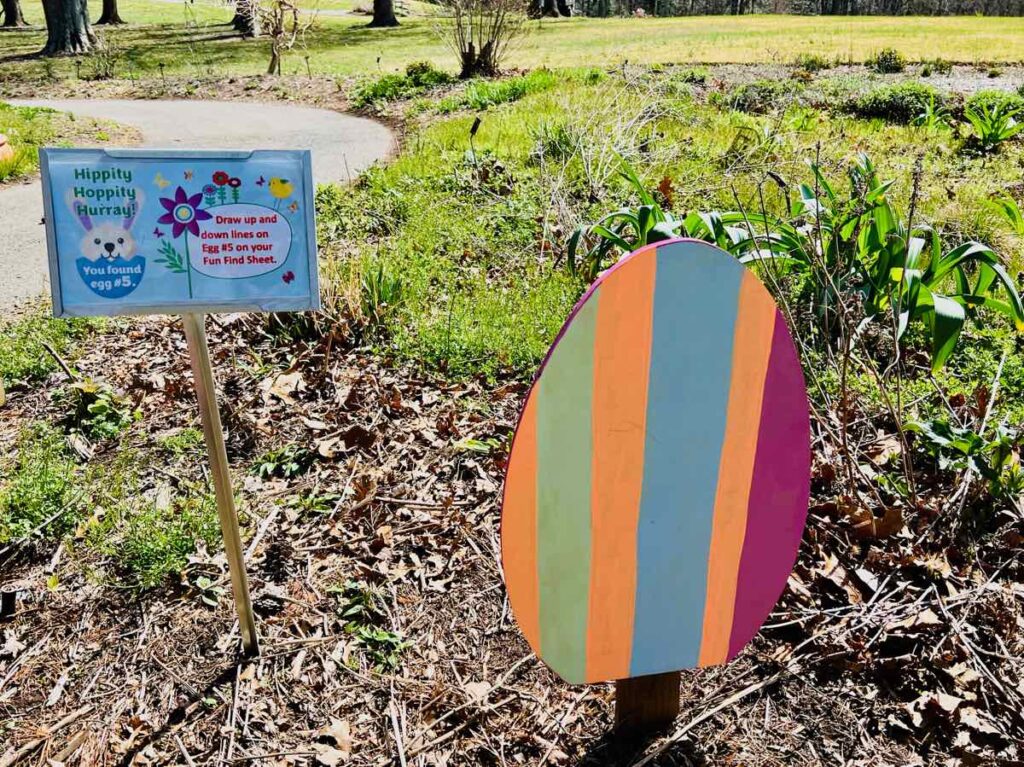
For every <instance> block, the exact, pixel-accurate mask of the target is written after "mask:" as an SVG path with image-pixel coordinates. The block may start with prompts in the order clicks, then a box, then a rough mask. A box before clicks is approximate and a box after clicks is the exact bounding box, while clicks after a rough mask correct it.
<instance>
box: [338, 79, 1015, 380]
mask: <svg viewBox="0 0 1024 767" xmlns="http://www.w3.org/2000/svg"><path fill="white" fill-rule="evenodd" d="M545 77H550V78H552V80H553V81H554V82H553V83H551V84H549V85H548V87H545V88H543V89H541V90H537V91H535V92H530V93H524V94H522V95H521V97H520V98H518V99H517V100H515V101H512V102H509V103H504V104H500V105H498V106H494V107H490V108H487V109H486V110H485V111H483V112H481V113H479V114H480V116H481V118H482V122H481V125H480V128H479V132H478V133H477V135H476V136H475V137H474V138H473V143H472V144H471V143H470V127H471V125H472V123H473V121H474V119H475V117H476V116H477V112H476V111H475V110H473V111H465V110H463V111H459V112H456V113H454V114H452V115H450V116H447V117H443V118H440V119H439V118H437V117H435V116H430V115H427V116H425V117H423V118H422V120H423V121H422V123H421V124H419V126H418V127H416V125H417V124H416V123H415V121H414V123H413V126H414V127H413V128H412V130H411V131H410V134H409V135H408V136H407V140H406V142H405V145H404V148H403V150H402V153H401V154H400V156H399V157H398V158H397V159H396V160H395V161H393V162H392V163H391V164H390V165H389V166H387V167H386V168H377V169H374V170H372V171H371V172H369V173H367V174H365V175H364V176H363V178H362V179H361V181H360V182H359V184H358V185H357V188H356V189H355V192H354V193H353V194H349V193H347V192H342V191H340V190H335V189H332V188H325V189H324V190H322V191H321V195H320V206H319V207H320V211H319V212H320V225H321V238H320V239H321V243H322V244H323V245H324V253H325V256H324V270H325V275H326V278H327V279H326V280H325V282H326V283H327V284H328V286H329V287H328V290H329V292H331V293H335V294H338V295H351V294H352V293H359V292H360V289H361V288H360V285H362V290H363V291H364V292H367V289H366V285H367V284H369V285H370V286H371V287H373V286H378V285H385V284H386V285H388V286H390V287H389V288H388V295H389V298H388V299H387V300H384V301H383V303H385V304H387V310H386V311H384V312H381V313H377V312H375V311H372V310H371V309H367V308H366V307H365V306H364V313H365V314H374V315H375V316H374V321H375V322H376V324H377V325H378V326H380V327H381V328H382V330H383V332H382V333H380V334H379V335H378V341H377V343H378V344H379V345H380V347H381V348H382V350H384V351H387V352H388V353H390V354H394V355H397V356H398V357H400V358H403V359H408V360H411V361H415V362H418V363H419V364H421V365H423V366H425V367H427V368H431V369H434V370H440V371H444V372H446V373H447V374H448V375H454V376H468V375H483V376H485V377H490V378H494V377H497V376H498V375H500V374H502V373H509V372H511V373H512V374H514V375H520V376H523V377H528V376H529V375H531V374H532V372H533V371H534V370H535V366H536V364H537V362H538V361H539V360H540V358H541V357H542V356H543V354H544V352H545V351H546V349H547V346H548V344H549V343H550V341H551V340H552V338H553V337H554V335H555V333H556V332H557V330H558V328H559V326H560V325H561V322H562V321H563V319H564V318H565V317H566V316H567V314H568V311H569V309H570V308H571V306H572V304H573V302H574V301H575V300H576V298H577V297H578V296H579V294H580V292H581V289H582V286H581V285H579V284H578V283H576V282H574V281H573V280H572V279H570V278H569V277H568V276H567V274H566V273H565V271H564V270H563V269H561V268H556V267H554V266H553V261H554V259H555V258H556V257H557V256H558V255H559V254H560V253H561V252H562V249H563V248H564V245H565V241H566V239H567V237H568V234H569V232H570V231H571V230H572V228H573V227H574V226H575V224H576V223H578V221H580V220H592V219H593V218H594V217H595V216H597V215H599V214H601V213H603V212H606V211H608V210H612V209H614V208H616V207H618V206H619V205H620V204H622V203H624V202H625V201H626V200H627V199H628V195H629V192H628V191H627V190H626V188H625V186H624V185H623V184H622V183H621V181H620V180H619V179H618V178H617V174H616V171H617V168H618V160H617V159H616V157H617V156H624V157H627V158H628V159H629V160H630V162H631V163H634V164H635V165H636V166H637V167H638V168H639V169H640V172H641V173H642V175H643V177H644V178H645V179H646V181H647V182H648V186H649V187H650V188H652V189H654V188H656V187H658V186H659V185H662V184H663V183H664V184H665V185H667V188H668V189H669V190H670V193H671V195H672V198H673V199H672V208H673V209H674V210H675V211H676V212H677V213H679V214H683V213H685V212H688V211H692V210H722V209H735V207H736V201H735V200H736V197H738V198H739V199H740V201H741V202H742V203H743V205H744V206H745V207H747V208H748V209H756V207H757V205H758V182H759V180H760V179H761V178H763V176H762V173H763V170H764V169H765V168H771V169H773V170H775V171H776V172H777V173H779V174H781V176H782V177H784V178H785V179H787V180H788V182H789V183H791V184H794V183H797V182H799V181H804V180H806V177H807V175H806V174H807V170H806V165H805V163H806V161H807V160H809V159H812V158H814V157H815V155H816V153H817V152H818V151H819V144H820V152H821V155H822V156H821V161H822V164H823V165H824V166H825V167H826V169H827V170H828V173H829V176H830V177H831V178H834V179H837V180H840V181H841V180H842V179H843V178H844V177H845V171H844V167H845V164H846V163H847V162H848V161H849V160H850V159H852V157H853V155H854V153H856V152H860V151H864V152H867V153H868V154H869V155H871V156H872V157H873V158H874V159H875V161H876V163H877V164H878V165H879V166H880V169H881V173H882V176H883V177H884V178H893V179H896V181H897V185H896V187H895V190H896V191H895V192H894V193H895V194H897V195H899V196H900V200H899V202H900V205H901V207H902V208H903V209H904V210H906V209H907V207H908V200H907V196H908V195H909V193H910V190H911V188H912V184H911V180H910V177H911V173H912V169H913V165H914V160H915V158H916V157H917V156H918V155H921V156H922V162H923V166H924V169H925V177H924V179H923V184H922V188H921V194H920V200H919V202H918V215H919V216H923V217H925V218H926V219H927V220H929V221H930V222H931V223H932V224H933V225H935V226H937V227H939V228H941V229H942V230H943V231H944V232H946V233H947V235H948V237H949V238H950V239H951V240H958V241H960V240H963V239H969V238H976V239H979V240H982V241H985V242H989V243H991V244H993V245H994V246H996V247H997V248H998V249H999V250H1001V252H1002V253H1003V254H1004V255H1005V256H1006V258H1007V259H1008V260H1009V262H1010V265H1011V268H1012V269H1019V268H1020V267H1021V266H1022V264H1024V248H1022V242H1021V240H1020V239H1019V238H1018V237H1017V236H1016V235H1014V234H1013V233H1012V231H1011V229H1010V227H1009V225H1008V224H1006V223H1004V222H1003V221H1001V220H1000V219H999V218H998V217H997V216H996V215H995V213H994V210H993V207H992V204H991V197H992V195H994V194H996V193H999V192H1000V191H1001V190H1003V189H1004V188H1009V187H1011V186H1012V185H1013V184H1014V183H1016V182H1018V181H1019V179H1020V171H1019V164H1020V163H1021V162H1024V147H1022V143H1021V142H1020V141H1017V142H1011V143H1010V144H1008V145H1006V146H1005V147H1004V149H1003V153H1002V154H1001V156H1000V160H999V162H995V163H993V162H991V161H987V160H985V159H984V158H975V157H970V156H968V155H965V154H964V153H963V152H962V151H961V144H962V141H961V139H960V138H959V137H958V136H957V135H956V134H955V132H954V131H951V130H942V131H932V132H929V131H926V130H924V129H922V128H916V127H912V126H908V125H902V124H897V123H895V122H889V121H886V120H882V119H861V118H859V117H857V116H856V115H851V114H847V113H846V112H845V109H846V106H845V105H846V103H847V101H848V99H849V98H850V97H851V96H847V97H844V98H843V99H835V100H833V101H834V111H830V110H829V109H827V108H825V107H822V108H815V107H813V106H811V105H810V104H808V103H804V102H801V101H800V100H794V101H793V102H792V103H787V102H786V101H785V100H779V99H777V98H775V99H774V101H773V103H772V104H771V105H769V106H774V107H775V111H773V112H772V113H770V114H767V115H764V116H760V115H750V114H743V113H739V112H736V111H733V110H732V109H730V108H728V106H727V105H725V104H724V105H722V106H713V105H709V104H707V103H705V102H704V101H703V100H702V99H701V98H698V97H696V96H695V95H694V94H693V92H692V91H691V89H690V88H689V86H686V87H680V85H679V83H678V82H677V81H676V80H674V79H673V78H671V77H666V76H664V75H663V74H661V73H648V75H647V78H646V80H643V79H641V80H639V81H638V80H637V79H636V78H635V76H634V75H631V77H630V81H629V82H628V83H627V82H625V81H624V80H623V79H622V78H621V77H620V76H618V75H609V76H606V77H604V78H602V79H598V80H596V81H595V80H593V79H592V78H590V77H589V76H586V75H585V74H584V73H581V72H565V71H563V72H560V73H550V72H548V73H545ZM469 87H474V86H469ZM863 87H865V86H864V84H863V83H861V82H859V81H858V82H856V83H852V84H851V83H846V82H845V81H837V82H832V81H829V80H824V79H823V80H821V81H818V83H817V84H816V85H815V87H814V88H813V89H811V88H804V89H802V93H803V94H804V95H805V96H807V95H808V94H810V95H811V96H812V97H813V98H814V99H822V100H823V101H828V100H829V99H827V98H825V96H823V95H822V94H823V93H824V94H832V93H836V92H840V91H842V92H844V93H847V92H848V94H856V93H857V92H859V91H858V89H861V88H863ZM866 87H881V88H885V87H887V86H885V85H881V86H871V85H870V83H869V85H868V86H866ZM467 90H468V89H467ZM463 98H464V96H463V95H461V94H460V93H458V92H456V93H454V94H450V95H448V96H445V97H444V100H443V101H442V102H441V103H459V102H460V100H461V99H463ZM773 98H774V97H773ZM726 102H728V99H726ZM411 108H413V109H414V110H415V111H416V112H417V113H424V110H423V108H422V104H420V103H418V102H414V106H413V107H411ZM435 108H436V102H435ZM765 192H766V195H767V202H768V204H769V206H770V207H771V206H775V207H776V208H777V207H778V206H779V204H780V202H781V200H780V197H779V195H778V191H777V189H776V188H775V187H774V185H773V184H769V185H768V186H767V187H766V190H765ZM734 195H735V197H734ZM342 253H343V254H345V255H344V256H343V257H342V256H340V255H339V256H332V255H331V254H342ZM395 283H397V285H398V286H397V287H396V285H395ZM368 292H369V293H370V294H373V295H376V294H379V293H382V292H384V291H382V290H380V289H377V288H374V289H372V290H369V291H368ZM365 303H366V302H365V301H364V304H365ZM371 303H372V302H371ZM378 314H379V316H377V315H378ZM1000 328H1001V331H1002V332H1005V329H1003V328H1002V326H1000ZM988 361H989V362H991V359H988ZM977 372H978V373H979V374H980V371H977Z"/></svg>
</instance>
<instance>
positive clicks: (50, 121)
mask: <svg viewBox="0 0 1024 767" xmlns="http://www.w3.org/2000/svg"><path fill="white" fill-rule="evenodd" d="M62 117H63V116H62V115H60V113H58V112H55V111H54V110H52V109H38V108H34V107H12V106H10V105H9V104H4V103H2V102H0V133H3V134H4V135H5V136H7V138H8V140H9V141H10V145H11V147H12V148H13V149H14V156H13V157H11V158H10V159H6V160H3V159H0V184H2V183H4V182H5V181H14V180H16V179H19V178H24V177H26V176H29V175H31V174H32V173H34V172H35V171H36V170H37V169H38V168H39V147H41V146H44V145H46V144H48V143H50V142H52V141H53V140H54V139H56V138H57V136H58V135H59V134H60V130H59V128H58V123H59V122H60V121H61V119H62Z"/></svg>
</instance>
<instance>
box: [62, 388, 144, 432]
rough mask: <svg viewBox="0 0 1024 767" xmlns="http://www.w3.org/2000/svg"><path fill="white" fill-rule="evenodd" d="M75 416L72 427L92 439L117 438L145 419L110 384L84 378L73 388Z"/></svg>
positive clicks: (72, 416) (73, 415) (72, 419)
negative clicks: (124, 430)
mask: <svg viewBox="0 0 1024 767" xmlns="http://www.w3.org/2000/svg"><path fill="white" fill-rule="evenodd" d="M71 391H72V400H73V407H74V412H73V413H72V415H71V423H72V425H73V427H74V428H77V429H80V430H81V431H82V433H83V434H85V435H86V436H87V437H89V438H91V439H111V438H113V437H116V436H117V435H118V434H120V433H121V431H122V430H123V429H125V428H126V427H127V426H128V425H129V424H131V423H132V422H133V421H137V420H139V418H141V417H142V415H141V413H140V412H138V411H137V410H133V409H132V407H131V403H130V402H129V401H128V400H127V399H126V398H125V397H122V396H121V395H119V394H118V393H117V392H115V391H114V390H113V389H112V388H111V387H110V385H109V384H106V383H104V382H102V381H96V380H94V379H92V378H84V379H80V380H77V381H75V382H74V383H72V384H71Z"/></svg>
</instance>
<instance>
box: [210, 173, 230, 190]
mask: <svg viewBox="0 0 1024 767" xmlns="http://www.w3.org/2000/svg"><path fill="white" fill-rule="evenodd" d="M230 180H231V176H229V175H228V174H227V173H225V172H224V171H222V170H219V171H217V172H216V173H214V174H213V183H215V184H216V185H217V186H224V185H225V184H226V183H228V182H229V181H230Z"/></svg>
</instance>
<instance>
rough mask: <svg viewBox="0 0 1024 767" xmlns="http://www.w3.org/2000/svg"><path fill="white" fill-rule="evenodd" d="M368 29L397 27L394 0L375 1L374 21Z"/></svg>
mask: <svg viewBox="0 0 1024 767" xmlns="http://www.w3.org/2000/svg"><path fill="white" fill-rule="evenodd" d="M366 26H368V27H397V26H398V19H396V18H395V1H394V0H373V21H371V22H370V23H369V24H367V25H366Z"/></svg>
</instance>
